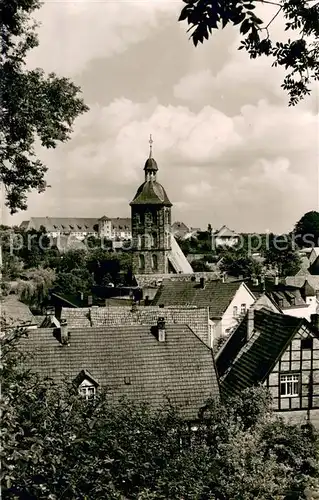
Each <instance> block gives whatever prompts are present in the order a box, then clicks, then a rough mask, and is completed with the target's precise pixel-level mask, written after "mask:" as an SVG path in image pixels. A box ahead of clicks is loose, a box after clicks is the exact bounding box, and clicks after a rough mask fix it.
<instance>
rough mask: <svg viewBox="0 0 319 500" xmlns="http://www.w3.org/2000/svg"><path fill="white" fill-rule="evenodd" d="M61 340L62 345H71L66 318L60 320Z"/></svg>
mask: <svg viewBox="0 0 319 500" xmlns="http://www.w3.org/2000/svg"><path fill="white" fill-rule="evenodd" d="M60 340H61V344H62V345H69V329H68V325H67V322H66V320H65V319H61V321H60Z"/></svg>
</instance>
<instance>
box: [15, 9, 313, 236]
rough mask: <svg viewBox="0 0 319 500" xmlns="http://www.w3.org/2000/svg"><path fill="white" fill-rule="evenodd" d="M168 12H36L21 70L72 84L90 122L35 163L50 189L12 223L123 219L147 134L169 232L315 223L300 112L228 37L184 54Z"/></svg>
mask: <svg viewBox="0 0 319 500" xmlns="http://www.w3.org/2000/svg"><path fill="white" fill-rule="evenodd" d="M180 8H181V4H180V3H179V2H171V1H167V2H164V1H160V0H158V1H157V2H155V1H150V0H149V1H144V2H143V1H139V2H124V1H118V2H105V1H98V2H93V1H92V2H90V1H88V2H71V1H61V2H58V3H46V4H45V6H44V7H43V8H42V9H41V10H40V12H39V14H40V15H41V16H42V20H43V23H44V24H43V29H42V31H41V38H40V42H41V43H40V47H39V49H38V50H37V51H33V54H34V57H33V59H32V60H31V59H30V64H31V63H32V64H36V65H40V66H41V65H42V66H43V67H44V68H45V69H46V70H56V71H58V72H61V73H63V74H66V75H75V74H76V73H77V75H76V80H77V81H79V84H81V85H82V87H83V92H84V95H85V98H86V101H87V103H88V104H89V105H90V112H89V113H87V114H85V115H84V116H82V117H80V118H78V119H77V120H76V122H75V126H74V133H73V135H72V140H71V141H70V142H69V143H68V144H65V145H60V146H59V147H58V148H57V149H56V150H54V151H41V153H40V156H41V158H43V160H44V161H45V163H46V164H47V166H48V167H49V171H48V183H49V184H51V185H52V188H51V189H49V190H48V191H47V192H46V193H45V194H42V195H37V194H34V193H33V194H31V195H30V198H29V210H28V213H27V214H18V215H17V216H16V217H15V218H13V219H12V221H13V222H14V221H16V222H20V221H21V220H22V218H28V217H30V216H32V215H33V216H35V215H42V214H47V215H52V216H53V215H60V216H76V215H77V216H96V217H99V216H101V215H103V214H105V215H108V216H127V215H129V213H130V208H129V202H130V200H131V199H132V197H133V196H134V194H135V191H136V189H137V188H138V186H139V184H140V183H141V182H142V181H143V178H144V173H143V166H144V162H145V159H146V157H147V155H148V138H149V134H150V133H152V134H153V138H154V156H155V158H156V161H157V163H158V166H159V174H158V178H159V181H160V182H161V183H162V184H163V185H164V187H165V189H166V191H167V193H168V196H169V198H170V199H171V201H172V202H173V219H175V220H183V221H184V222H185V223H187V224H189V225H192V226H196V227H199V226H201V227H206V226H207V224H208V223H211V224H212V226H213V227H218V226H221V225H222V224H224V223H225V224H227V225H229V226H230V227H233V228H234V229H236V230H246V231H249V230H260V231H263V230H265V229H266V228H270V229H271V230H273V231H284V230H288V229H290V228H291V227H292V225H293V224H294V223H295V221H296V220H298V218H300V216H301V215H302V214H303V213H304V212H306V211H308V210H311V209H317V207H318V146H319V143H318V137H319V134H318V132H319V130H318V123H319V121H318V114H316V111H315V110H316V106H315V103H314V100H313V99H314V98H312V99H310V100H307V102H305V103H302V104H300V105H298V107H296V108H288V107H287V96H286V94H285V93H284V92H283V91H281V90H280V82H281V78H282V74H280V72H278V71H277V70H276V69H274V68H271V61H270V60H269V59H267V58H263V59H257V60H250V59H249V56H248V55H247V54H246V53H244V52H243V51H240V52H238V51H237V46H238V37H237V38H236V40H234V38H235V37H236V36H237V31H236V28H234V29H229V30H227V29H226V30H223V31H222V32H219V33H216V34H215V36H214V39H212V40H210V41H209V42H206V43H205V44H204V45H203V46H201V47H198V48H196V49H195V48H194V47H193V46H192V44H191V42H189V41H188V40H187V35H186V33H185V31H186V29H185V28H186V26H185V25H180V24H178V23H177V14H178V11H179V10H180ZM56 33H59V36H57V35H56ZM164 35H165V36H164ZM155 48H156V50H155ZM161 54H162V56H161Z"/></svg>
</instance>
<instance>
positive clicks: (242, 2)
mask: <svg viewBox="0 0 319 500" xmlns="http://www.w3.org/2000/svg"><path fill="white" fill-rule="evenodd" d="M183 1H184V3H186V5H185V6H184V7H183V9H182V11H181V14H180V17H179V21H186V22H187V23H188V24H189V26H190V27H189V29H188V31H189V32H191V35H190V38H191V39H192V41H193V43H194V45H195V46H196V45H198V43H203V42H204V40H205V39H206V40H208V39H209V37H210V36H211V35H212V33H213V31H214V30H217V29H223V28H225V26H227V25H228V24H231V25H233V26H235V27H238V28H239V32H240V34H241V36H242V40H241V42H240V46H239V50H241V49H245V50H246V51H247V52H248V54H249V56H250V58H251V59H256V58H257V57H260V56H268V57H271V58H272V59H273V63H272V66H279V67H282V68H284V70H285V77H284V80H283V82H282V85H281V87H282V88H283V89H284V90H285V91H286V92H287V93H288V96H289V105H290V106H294V105H296V104H297V103H298V102H299V101H300V100H301V99H303V98H304V97H305V96H307V95H309V94H310V92H311V84H312V82H314V81H318V79H319V2H318V1H315V0H278V1H277V2H276V1H270V0H269V1H268V0H183ZM266 5H271V6H272V7H274V14H273V15H272V16H271V17H270V19H267V20H264V19H261V18H260V17H259V16H257V15H256V13H255V11H256V8H257V7H258V10H260V7H261V6H266ZM279 18H281V19H283V21H284V24H285V31H291V32H292V34H293V35H294V36H293V37H292V38H289V39H288V40H287V41H280V40H275V39H273V38H272V36H271V35H270V27H271V26H272V25H273V24H274V23H275V22H276V21H278V19H279Z"/></svg>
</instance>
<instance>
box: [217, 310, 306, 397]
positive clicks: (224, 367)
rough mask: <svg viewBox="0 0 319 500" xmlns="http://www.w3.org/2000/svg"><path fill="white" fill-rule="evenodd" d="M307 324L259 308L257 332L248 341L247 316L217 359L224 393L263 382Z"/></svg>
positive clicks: (234, 392)
mask: <svg viewBox="0 0 319 500" xmlns="http://www.w3.org/2000/svg"><path fill="white" fill-rule="evenodd" d="M304 324H308V325H309V323H308V322H307V321H306V320H305V319H303V318H296V317H294V316H288V315H286V314H277V313H274V312H272V311H269V310H266V309H260V310H256V311H254V333H253V335H252V337H251V338H250V339H249V341H248V342H247V341H246V332H247V315H246V317H245V318H244V320H243V321H242V322H241V323H240V325H239V326H238V328H237V329H236V330H235V331H234V332H233V334H232V336H231V337H230V338H229V339H228V341H227V342H226V344H224V346H223V348H222V349H221V351H220V353H219V354H218V356H217V358H216V368H217V372H218V374H219V376H220V377H222V381H221V388H222V393H223V394H224V395H233V394H238V393H239V392H240V391H242V390H244V389H246V388H247V387H250V386H253V385H256V384H258V383H261V382H263V381H264V380H265V378H266V377H267V376H268V375H269V373H270V372H271V370H272V369H273V367H274V366H275V364H276V362H277V360H278V359H279V357H280V356H281V355H282V353H283V352H284V350H285V348H286V346H287V345H288V344H289V342H290V341H291V340H292V339H293V337H294V336H295V335H296V333H297V332H298V331H299V330H300V328H301V327H302V326H303V325H304ZM309 328H310V325H309Z"/></svg>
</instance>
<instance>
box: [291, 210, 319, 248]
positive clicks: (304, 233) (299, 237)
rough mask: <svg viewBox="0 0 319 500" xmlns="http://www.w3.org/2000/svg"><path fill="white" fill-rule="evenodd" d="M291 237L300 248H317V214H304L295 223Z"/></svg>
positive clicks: (318, 224)
mask: <svg viewBox="0 0 319 500" xmlns="http://www.w3.org/2000/svg"><path fill="white" fill-rule="evenodd" d="M293 236H294V238H295V240H296V242H297V244H298V245H299V246H300V247H301V248H303V247H310V246H315V247H317V246H319V212H316V211H312V212H307V213H306V214H304V215H303V216H302V217H301V219H300V220H299V221H298V222H297V223H296V225H295V229H294V234H293Z"/></svg>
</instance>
